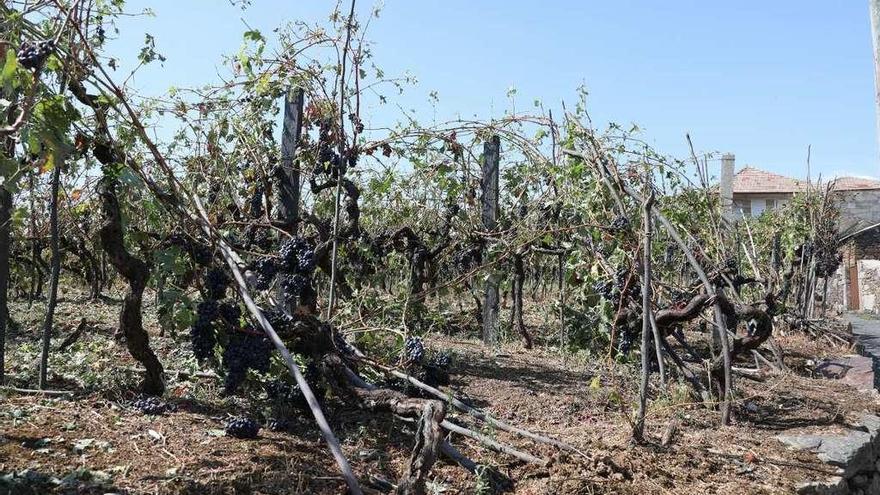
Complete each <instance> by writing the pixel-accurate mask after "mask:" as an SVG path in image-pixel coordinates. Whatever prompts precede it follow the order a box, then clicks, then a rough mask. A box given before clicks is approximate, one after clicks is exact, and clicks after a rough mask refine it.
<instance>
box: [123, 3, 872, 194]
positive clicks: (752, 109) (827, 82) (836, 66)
mask: <svg viewBox="0 0 880 495" xmlns="http://www.w3.org/2000/svg"><path fill="white" fill-rule="evenodd" d="M333 4H334V2H332V1H328V0H325V1H318V0H286V1H284V0H254V2H253V5H252V6H251V7H250V8H248V9H246V10H244V11H242V10H241V9H239V8H236V7H233V6H231V5H230V4H229V2H228V1H227V0H176V1H171V0H129V2H128V9H127V10H129V11H136V10H139V9H141V8H144V7H150V8H152V9H153V10H154V11H155V13H156V17H154V18H131V19H127V20H125V21H124V22H123V23H122V24H121V28H122V30H123V31H122V35H121V36H122V38H121V39H120V40H117V41H116V42H115V43H114V44H113V45H112V46H111V49H112V50H113V51H114V52H115V53H116V54H118V55H119V56H120V57H121V58H122V59H123V60H126V59H128V60H131V59H133V58H134V55H135V54H136V53H137V51H138V49H139V47H140V45H141V44H142V42H143V36H144V33H145V32H150V33H151V34H153V35H155V36H156V38H157V48H158V49H159V51H161V52H162V53H164V54H165V55H166V56H167V57H168V60H167V61H166V62H165V63H164V65H163V66H161V67H160V66H158V65H157V66H153V67H148V68H147V69H146V70H144V71H142V72H139V73H138V75H137V77H136V79H135V85H136V86H137V87H139V88H140V89H141V90H142V91H144V92H145V93H147V94H160V93H162V92H164V91H165V90H167V88H168V87H170V86H172V85H175V86H188V85H199V84H204V83H208V82H213V81H216V79H217V77H216V74H217V73H218V72H225V71H226V69H224V68H223V67H222V58H221V57H222V55H223V54H231V53H235V52H236V51H237V50H238V48H239V46H240V45H241V39H242V38H241V33H242V31H244V30H245V29H246V25H245V23H247V25H248V26H251V27H253V28H257V29H260V30H261V31H263V32H264V33H265V34H267V35H271V30H272V29H273V28H275V27H278V26H279V25H281V24H283V23H284V22H285V21H287V20H293V19H304V20H311V21H320V20H324V19H326V17H327V14H328V12H329V11H330V9H331V8H332V6H333ZM373 5H374V3H373V2H370V1H368V0H359V3H358V7H359V8H358V11H359V12H360V13H362V14H363V15H366V14H368V13H369V11H370V10H371V9H372V7H373ZM367 37H368V38H369V39H370V40H372V41H373V43H374V47H373V51H374V58H375V61H376V62H377V64H378V65H380V66H381V67H382V68H383V69H384V70H385V71H386V73H388V74H389V75H390V74H395V73H402V72H404V71H409V72H410V73H412V74H413V75H415V76H416V77H417V78H418V80H419V83H418V85H417V86H416V87H414V88H410V89H409V90H408V91H407V93H406V94H405V95H404V96H403V97H401V98H399V99H398V101H399V103H400V104H401V106H403V107H404V108H407V109H415V110H416V111H417V113H418V114H419V115H420V116H421V117H420V118H421V120H423V121H430V120H431V119H433V118H435V117H436V118H437V119H439V120H445V119H447V118H453V117H456V116H458V115H462V116H465V117H469V116H474V115H476V116H478V117H482V118H488V117H492V116H500V115H501V114H502V113H503V111H504V109H506V108H509V105H510V101H509V99H508V97H507V91H508V88H510V87H511V86H513V87H515V88H516V89H517V95H516V97H515V98H516V106H517V108H522V109H525V108H528V107H531V105H532V102H533V100H534V99H536V98H538V99H541V100H542V101H543V102H544V104H545V106H546V107H548V108H553V109H554V111H555V112H560V113H561V105H560V102H561V101H563V100H565V101H566V102H567V103H569V104H574V102H575V100H576V92H575V90H576V88H577V87H578V86H579V85H581V84H584V85H586V87H587V88H588V90H589V92H590V99H589V103H590V105H589V108H590V111H591V114H592V116H593V118H594V121H596V122H597V123H604V122H608V121H614V122H618V123H622V124H630V123H635V124H638V125H639V126H640V127H641V128H642V129H643V131H642V132H643V134H642V137H643V138H644V139H645V140H647V141H648V142H649V143H651V144H652V145H653V146H654V147H656V148H657V149H658V150H659V151H661V152H663V153H666V154H671V155H675V156H679V157H686V156H687V153H688V151H687V145H686V142H685V138H684V136H685V133H688V132H689V133H690V134H691V136H692V137H693V139H694V143H695V145H696V147H697V149H698V150H699V151H730V152H734V153H735V154H736V157H737V166H738V167H741V166H744V165H746V164H749V165H752V166H756V167H759V168H763V169H766V170H770V171H774V172H777V173H783V174H786V175H791V176H798V177H802V176H804V175H805V173H806V155H807V146H808V145H811V146H812V160H811V163H812V172H813V177H816V176H817V175H818V174H820V173H821V174H822V175H823V176H830V175H838V174H852V175H863V176H873V177H878V176H880V159H878V157H880V153H878V144H877V135H876V124H875V114H874V100H873V98H874V81H873V64H872V52H871V38H870V24H869V20H868V5H867V2H865V1H858V0H849V1H845V2H828V1H827V0H825V1H822V0H799V1H794V0H774V1H770V2H768V1H766V0H764V1H758V0H739V1H736V2H720V1H706V0H667V1H663V2H658V1H653V0H652V1H649V0H614V1H611V0H605V1H597V0H580V1H577V0H556V1H553V0H545V1H543V2H526V1H521V0H509V1H501V0H491V1H489V0H483V1H476V0H471V1H466V0H442V1H438V0H386V1H385V2H384V7H383V9H382V13H381V15H380V17H379V18H378V19H374V20H373V21H372V24H371V26H370V31H369V32H368V35H367ZM431 91H436V92H437V94H438V95H439V103H438V104H437V106H436V109H435V108H433V107H432V106H431V104H430V103H429V99H428V94H429V93H430V92H431ZM368 117H369V115H368ZM372 117H373V125H377V124H390V123H391V121H392V120H393V119H395V118H399V117H400V115H399V114H398V113H397V110H396V109H395V108H391V107H389V108H384V109H380V110H378V111H374V112H373V114H372ZM377 120H378V121H379V122H377ZM382 121H385V122H382Z"/></svg>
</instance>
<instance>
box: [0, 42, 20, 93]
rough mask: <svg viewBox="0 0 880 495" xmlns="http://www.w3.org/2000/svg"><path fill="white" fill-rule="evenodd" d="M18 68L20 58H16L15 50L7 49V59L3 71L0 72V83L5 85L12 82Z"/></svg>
mask: <svg viewBox="0 0 880 495" xmlns="http://www.w3.org/2000/svg"><path fill="white" fill-rule="evenodd" d="M16 69H18V59H17V58H15V50H6V61H5V62H4V64H3V71H2V72H0V84H2V85H3V86H6V85H7V84H11V82H12V79H13V77H15V70H16Z"/></svg>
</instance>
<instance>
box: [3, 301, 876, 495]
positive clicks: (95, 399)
mask: <svg viewBox="0 0 880 495" xmlns="http://www.w3.org/2000/svg"><path fill="white" fill-rule="evenodd" d="M68 297H69V298H70V299H68V300H67V301H66V302H63V303H62V304H61V305H60V307H59V313H58V316H57V318H56V321H58V322H59V326H58V328H57V335H56V337H57V338H55V339H53V346H55V345H57V344H58V343H60V342H61V340H63V338H64V337H65V336H66V335H67V333H68V332H69V331H70V330H71V329H72V328H73V327H75V326H76V323H77V322H78V320H79V318H80V317H82V316H85V317H87V318H89V320H90V321H91V322H93V324H91V325H90V326H89V331H88V332H87V333H86V334H85V335H84V336H83V337H82V338H81V339H80V340H79V341H77V342H76V343H75V344H74V345H73V346H72V347H71V348H70V349H68V350H66V351H65V352H63V353H54V354H53V356H52V361H51V370H52V387H53V388H56V389H63V390H71V391H74V392H75V395H74V396H72V397H50V398H47V397H43V396H39V395H32V394H21V393H15V392H11V391H8V390H7V391H5V392H0V394H2V395H0V400H2V402H0V494H5V493H15V494H20V493H21V494H25V493H35V494H37V493H39V494H42V493H85V494H104V493H130V494H148V493H149V494H213V493H218V494H219V493H224V494H226V493H230V494H233V493H235V494H244V493H259V494H275V493H278V494H281V493H284V494H287V493H344V492H345V489H344V484H343V482H342V478H341V477H340V476H339V475H338V472H337V470H336V467H335V465H334V464H333V461H332V459H331V457H330V455H329V454H328V452H327V450H326V449H325V446H324V443H323V441H322V439H321V438H320V435H319V434H318V433H317V431H316V429H315V427H314V426H313V423H312V421H311V420H310V418H308V417H300V418H298V419H297V421H296V422H295V425H294V428H293V433H280V432H273V431H269V430H268V429H263V430H261V432H260V436H259V438H258V439H256V440H250V441H248V440H238V439H235V438H230V437H226V436H223V434H222V428H223V421H224V420H225V419H226V418H227V417H229V415H231V414H241V413H250V414H253V415H259V414H261V410H260V409H259V408H258V407H256V406H254V402H253V401H249V400H248V399H246V398H235V397H233V398H223V397H221V396H220V394H219V391H220V383H219V382H218V380H217V379H216V378H213V377H210V376H208V377H196V376H194V374H193V372H194V371H195V367H194V363H193V361H192V358H191V356H190V354H189V351H188V349H187V347H188V344H187V343H186V336H185V335H181V336H178V337H177V338H173V337H170V336H166V337H159V336H158V335H157V334H158V331H157V326H156V322H155V317H154V316H152V315H151V314H149V315H148V318H147V319H146V322H145V324H146V326H147V328H148V329H149V330H150V333H151V338H152V339H153V345H154V347H155V348H156V350H157V353H158V354H159V355H160V357H161V359H162V361H163V363H164V364H165V366H166V368H167V369H170V370H182V371H184V373H175V372H172V373H170V375H169V387H168V389H169V392H168V394H166V397H165V399H166V400H167V401H169V402H171V403H173V404H175V405H176V406H177V410H176V411H173V412H169V413H166V414H164V415H162V416H146V415H143V414H142V413H140V412H138V411H136V410H132V409H131V408H129V407H127V406H126V400H127V399H130V398H131V393H130V392H129V391H130V390H131V387H132V385H133V384H134V383H136V380H137V372H136V371H135V370H134V368H133V367H134V365H135V363H134V361H133V360H132V359H131V358H130V357H129V356H128V355H127V353H126V351H125V349H124V346H121V345H119V344H116V343H114V341H113V338H112V327H113V322H114V320H115V317H116V311H117V309H118V307H117V306H116V305H114V304H108V303H91V302H85V301H83V300H81V299H76V298H77V297H79V296H78V295H68ZM42 311H43V307H42V305H40V304H35V305H34V306H33V307H32V308H30V309H29V308H28V307H27V305H26V304H24V303H17V304H16V306H15V308H14V313H13V316H14V318H15V319H16V320H17V321H19V323H20V324H21V326H22V328H21V330H20V332H19V333H18V334H17V335H14V336H13V339H12V341H11V342H10V343H9V344H8V349H9V356H8V358H9V362H8V365H7V369H8V370H9V373H10V374H11V380H10V384H11V385H14V386H18V387H28V388H31V387H33V385H34V377H35V375H36V370H35V367H34V364H33V363H34V358H35V357H36V355H37V354H36V352H37V347H38V338H37V336H36V332H37V331H38V330H37V329H38V328H39V321H40V319H41V318H42ZM429 341H430V344H431V345H432V346H437V347H444V348H450V349H453V350H454V351H455V354H456V360H455V362H456V365H455V376H454V379H453V385H452V387H450V388H451V390H453V391H455V392H456V393H457V394H458V395H459V396H461V397H465V398H467V400H469V401H470V402H471V403H473V404H474V405H477V406H479V407H482V408H484V409H485V410H486V411H487V412H489V413H490V414H492V415H494V416H496V417H498V418H500V419H503V420H505V421H507V422H509V423H512V424H514V425H517V426H520V427H523V428H526V429H530V430H533V431H536V432H541V433H545V434H547V435H549V436H552V437H556V438H559V439H561V440H564V441H566V442H569V443H571V444H573V445H575V446H577V447H578V448H579V449H580V450H581V451H582V452H583V453H584V454H585V456H583V457H582V456H579V455H575V454H568V453H560V452H558V451H557V450H556V449H554V448H551V447H548V446H544V445H535V444H533V443H530V442H528V441H525V440H523V439H520V438H514V437H511V436H510V435H508V434H506V433H504V432H500V431H493V430H492V429H490V428H487V427H486V426H485V425H480V424H475V423H474V422H473V421H471V420H469V419H468V418H467V417H461V416H456V415H452V417H455V420H457V421H459V422H461V423H465V424H468V425H471V426H472V427H473V428H474V429H477V430H480V431H482V432H483V433H485V434H487V435H490V436H493V437H495V438H496V439H498V440H500V441H502V442H504V443H509V444H511V445H514V446H515V447H517V448H519V449H520V450H523V451H526V452H529V453H531V454H533V455H536V456H539V457H543V458H545V459H548V460H550V463H549V464H548V465H547V466H536V465H527V464H524V463H522V462H519V461H516V460H514V459H513V458H511V457H509V456H506V455H504V454H500V453H495V452H492V451H489V450H486V449H485V448H483V447H482V446H480V445H479V444H477V443H475V442H473V441H471V440H469V439H466V438H461V437H458V436H452V437H450V440H451V441H452V443H453V444H454V445H456V446H457V447H458V448H459V449H460V450H462V451H463V452H464V453H465V454H466V455H468V456H469V457H471V458H472V459H474V460H475V461H477V462H480V463H484V464H485V465H488V466H492V467H494V468H495V470H496V471H497V472H498V473H500V474H501V475H502V476H503V477H507V478H508V479H509V480H511V483H512V485H511V486H510V487H509V488H511V490H512V491H513V492H515V493H522V494H560V493H565V494H579V493H584V494H590V493H676V494H677V493H680V494H687V495H694V494H702V493H737V494H740V493H780V494H781V493H792V491H793V489H794V485H795V484H796V483H798V482H801V481H805V480H811V479H818V478H824V477H827V476H830V475H831V474H830V469H829V468H828V467H827V466H825V465H823V464H821V463H820V462H819V461H818V460H817V459H815V457H814V456H812V455H810V454H806V453H799V452H793V451H789V450H786V449H785V447H784V446H783V445H782V444H781V443H779V442H778V441H776V440H775V439H774V438H773V437H774V436H775V435H778V434H782V433H786V434H791V433H795V432H807V431H812V432H817V431H828V430H842V429H846V428H849V427H851V424H852V422H853V421H854V420H855V419H856V418H857V417H858V414H860V413H861V412H863V411H870V412H880V406H878V402H877V400H876V399H875V397H874V396H873V395H871V394H868V393H862V392H857V391H856V390H854V389H852V388H849V387H848V386H846V385H844V384H842V383H840V382H836V381H831V380H826V379H821V378H814V377H811V376H810V374H809V373H808V371H809V365H808V364H807V362H806V360H807V359H814V358H815V357H826V356H831V355H839V354H845V353H847V352H848V351H849V350H848V349H844V348H840V347H836V348H835V347H832V346H831V345H830V344H828V343H827V342H820V343H817V342H816V339H814V338H806V337H804V336H802V335H800V334H791V335H788V336H782V337H780V339H779V342H780V344H781V345H782V346H783V348H784V349H785V350H786V353H787V354H789V355H791V356H792V357H791V358H790V360H789V362H788V363H789V364H790V365H791V366H792V368H793V369H794V370H795V371H793V372H787V373H774V372H766V373H765V374H763V375H762V376H761V377H760V378H759V379H760V381H754V380H750V379H745V378H738V379H737V381H736V383H737V387H738V389H737V392H738V400H737V402H736V406H735V415H734V417H735V420H734V424H733V425H731V426H729V427H724V428H721V427H719V426H718V422H719V414H718V412H717V411H716V410H712V409H710V408H707V406H706V405H703V404H695V403H693V401H692V399H691V398H690V397H689V394H688V391H687V388H686V387H685V386H684V385H681V384H678V383H674V384H670V385H668V386H666V387H660V386H659V384H658V386H656V387H654V389H653V392H654V396H653V400H652V401H651V403H650V409H649V417H648V421H647V423H648V426H647V433H648V438H649V443H648V444H647V445H639V446H636V445H633V444H632V443H631V441H630V430H631V427H630V424H629V418H631V417H632V412H633V408H634V404H635V392H636V389H635V382H636V380H635V378H636V376H635V371H634V366H633V365H629V364H616V363H608V362H606V361H605V359H604V358H590V359H587V358H583V359H580V358H577V357H573V356H572V355H567V356H566V357H563V356H561V355H560V354H559V353H557V352H553V351H552V350H551V349H546V348H539V349H536V350H530V351H526V350H524V349H522V348H521V347H520V346H519V345H518V344H507V345H503V346H502V348H501V349H500V353H497V354H492V353H489V352H487V350H486V349H485V348H483V347H482V346H481V345H480V344H479V343H478V342H477V341H476V340H472V339H466V338H453V337H433V338H431V339H429ZM739 365H740V366H749V363H739ZM751 365H752V366H753V365H754V363H751ZM325 409H326V413H327V415H328V417H329V418H330V422H331V426H332V427H333V429H334V431H335V432H336V433H337V434H338V435H339V437H340V440H341V442H342V444H343V447H344V451H345V453H346V455H347V456H348V458H349V459H350V461H351V462H352V464H353V467H354V469H355V471H356V472H357V473H358V475H359V476H360V478H361V479H362V480H363V481H364V485H365V486H370V481H369V480H370V479H371V478H373V479H384V480H390V481H392V482H393V481H394V480H395V479H396V478H397V477H398V476H399V474H400V470H401V469H402V466H403V464H404V462H405V461H406V459H407V457H408V455H409V449H410V448H411V444H412V429H411V426H409V425H408V424H407V423H404V422H402V421H400V420H396V419H393V418H391V417H388V416H380V415H376V414H371V413H365V412H363V411H360V410H358V409H353V408H352V407H350V406H348V405H346V404H344V403H342V402H340V401H338V400H335V399H333V398H329V399H328V400H327V403H326V404H325ZM673 420H675V421H677V422H678V425H679V426H678V433H677V434H676V435H675V436H674V438H673V441H672V443H671V445H669V446H668V447H661V446H660V445H659V443H660V438H661V436H662V435H663V433H664V431H665V430H666V428H667V425H668V424H669V423H670V422H671V421H673ZM486 472H487V473H488V472H489V471H486ZM432 476H433V479H432V482H431V484H430V486H429V493H477V492H478V490H479V489H482V488H483V487H484V486H486V485H488V483H487V481H488V480H489V478H490V476H488V475H484V476H482V477H481V478H480V479H478V478H477V477H475V476H472V475H471V474H470V473H468V472H466V471H464V470H463V469H461V468H459V467H457V466H455V465H452V464H449V463H447V462H446V461H444V460H441V461H440V462H438V463H437V465H436V466H435V468H434V469H433V471H432ZM485 493H489V492H485Z"/></svg>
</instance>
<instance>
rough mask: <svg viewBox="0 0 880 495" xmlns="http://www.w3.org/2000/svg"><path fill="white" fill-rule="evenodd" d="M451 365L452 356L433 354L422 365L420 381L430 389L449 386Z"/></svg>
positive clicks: (444, 353) (441, 353) (442, 353)
mask: <svg viewBox="0 0 880 495" xmlns="http://www.w3.org/2000/svg"><path fill="white" fill-rule="evenodd" d="M451 364H452V356H450V355H449V353H446V352H439V353H436V354H434V355H433V356H431V358H430V359H428V362H426V363H424V364H423V365H422V370H423V371H422V373H421V378H422V381H423V382H425V383H426V384H428V385H430V386H432V387H437V386H439V385H449V366H450V365H451Z"/></svg>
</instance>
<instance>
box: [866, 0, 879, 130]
mask: <svg viewBox="0 0 880 495" xmlns="http://www.w3.org/2000/svg"><path fill="white" fill-rule="evenodd" d="M868 5H869V9H868V11H869V13H870V16H871V41H872V44H873V46H874V107H875V111H876V112H877V115H876V119H877V136H878V141H880V0H869V3H868Z"/></svg>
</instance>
